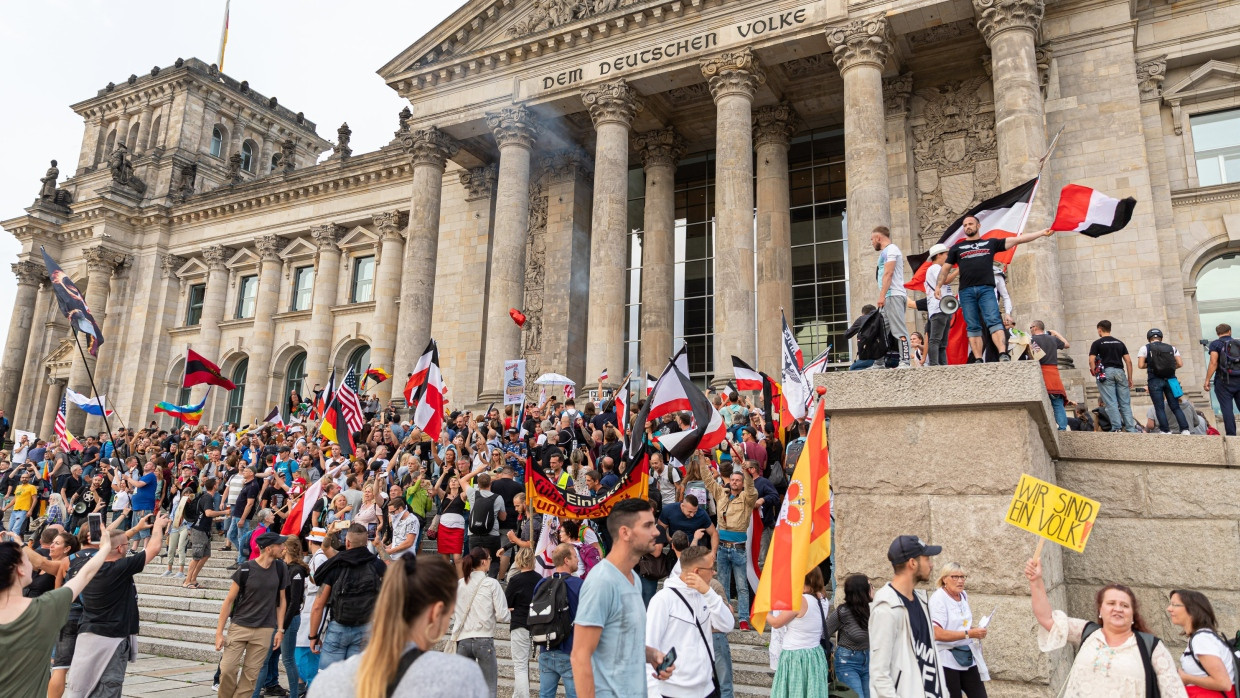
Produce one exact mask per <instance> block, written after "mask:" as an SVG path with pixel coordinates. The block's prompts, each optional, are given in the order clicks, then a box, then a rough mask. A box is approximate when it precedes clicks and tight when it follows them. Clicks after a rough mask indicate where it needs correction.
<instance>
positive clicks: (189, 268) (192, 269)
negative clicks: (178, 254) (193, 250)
mask: <svg viewBox="0 0 1240 698" xmlns="http://www.w3.org/2000/svg"><path fill="white" fill-rule="evenodd" d="M206 273H207V265H206V264H204V263H203V261H202V260H201V259H196V258H194V257H190V259H189V261H187V262H185V264H182V265H181V268H180V269H177V277H179V278H185V277H187V276H206Z"/></svg>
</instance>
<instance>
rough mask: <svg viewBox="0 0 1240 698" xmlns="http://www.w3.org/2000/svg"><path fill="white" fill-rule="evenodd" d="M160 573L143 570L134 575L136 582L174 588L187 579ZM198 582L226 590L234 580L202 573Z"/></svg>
mask: <svg viewBox="0 0 1240 698" xmlns="http://www.w3.org/2000/svg"><path fill="white" fill-rule="evenodd" d="M160 574H162V572H160V573H157V574H151V573H149V572H142V573H140V574H137V575H134V583H136V584H142V585H147V586H157V587H169V588H172V589H180V588H181V585H182V584H184V583H185V580H184V579H181V578H180V577H161V576H159V575H160ZM198 584H199V585H201V586H202V588H203V589H210V590H215V591H223V592H226V591H228V587H229V586H230V585H231V584H232V580H230V579H218V578H213V577H205V576H201V575H200V576H199V577H198Z"/></svg>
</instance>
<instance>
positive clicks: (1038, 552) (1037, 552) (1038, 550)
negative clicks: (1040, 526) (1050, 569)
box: [1033, 538, 1046, 560]
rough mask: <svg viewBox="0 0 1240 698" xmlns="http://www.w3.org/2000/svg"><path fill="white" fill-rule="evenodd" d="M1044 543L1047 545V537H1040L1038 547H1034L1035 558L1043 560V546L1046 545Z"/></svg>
mask: <svg viewBox="0 0 1240 698" xmlns="http://www.w3.org/2000/svg"><path fill="white" fill-rule="evenodd" d="M1044 545H1046V539H1045V538H1039V539H1038V547H1036V548H1034V549H1033V559H1035V560H1041V559H1042V546H1044Z"/></svg>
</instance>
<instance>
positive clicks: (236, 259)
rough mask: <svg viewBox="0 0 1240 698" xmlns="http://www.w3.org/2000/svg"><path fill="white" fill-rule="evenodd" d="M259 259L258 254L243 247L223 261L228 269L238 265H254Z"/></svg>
mask: <svg viewBox="0 0 1240 698" xmlns="http://www.w3.org/2000/svg"><path fill="white" fill-rule="evenodd" d="M261 261H262V260H261V259H259V257H258V255H257V254H255V253H254V251H253V250H250V249H247V248H245V247H243V248H241V249H239V250H237V253H236V254H234V255H233V256H232V257H231V258H230V259H229V260H228V261H227V262H226V263H225V266H227V267H228V268H229V269H235V268H238V267H256V266H258V265H259V263H260V262H261Z"/></svg>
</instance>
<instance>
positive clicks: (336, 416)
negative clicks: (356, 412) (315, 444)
mask: <svg viewBox="0 0 1240 698" xmlns="http://www.w3.org/2000/svg"><path fill="white" fill-rule="evenodd" d="M319 433H320V434H322V435H323V437H324V438H326V439H327V440H328V441H331V442H332V443H334V444H336V445H337V446H339V447H340V455H342V456H344V457H346V458H348V457H350V456H352V455H353V454H354V452H355V451H356V449H355V448H354V446H353V432H352V431H351V430H350V429H349V424H348V422H347V421H346V419H345V416H344V412H343V410H341V409H340V402H339V400H332V401H331V402H330V403H328V404H327V410H326V411H325V412H324V413H323V421H322V422H321V423H320V424H319Z"/></svg>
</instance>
